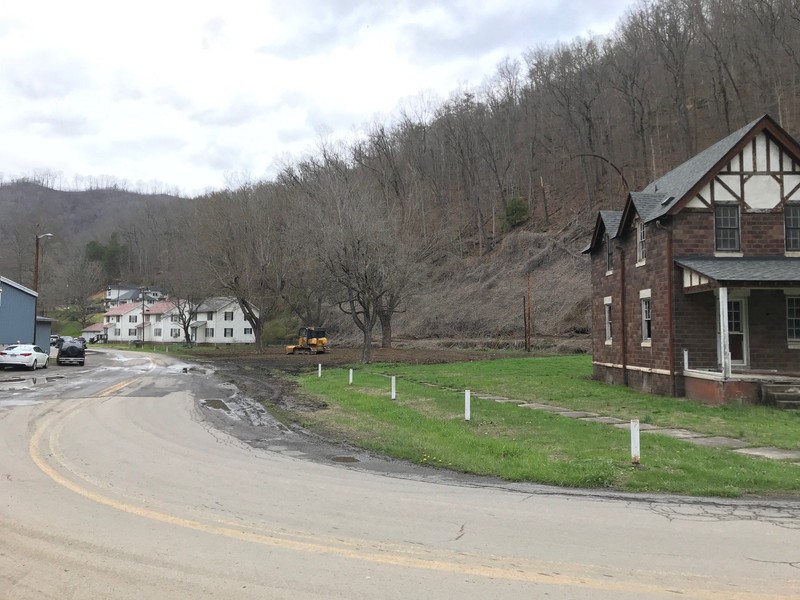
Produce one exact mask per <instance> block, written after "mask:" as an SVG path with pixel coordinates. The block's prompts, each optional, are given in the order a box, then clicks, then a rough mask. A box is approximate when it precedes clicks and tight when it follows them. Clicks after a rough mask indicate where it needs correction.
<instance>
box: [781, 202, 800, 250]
mask: <svg viewBox="0 0 800 600" xmlns="http://www.w3.org/2000/svg"><path fill="white" fill-rule="evenodd" d="M783 219H784V223H785V225H786V234H785V235H786V249H787V250H800V204H787V205H786V206H785V207H784V209H783Z"/></svg>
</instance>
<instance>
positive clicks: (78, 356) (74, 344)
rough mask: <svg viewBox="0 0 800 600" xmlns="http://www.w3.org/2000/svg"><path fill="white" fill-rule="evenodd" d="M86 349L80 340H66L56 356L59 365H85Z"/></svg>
mask: <svg viewBox="0 0 800 600" xmlns="http://www.w3.org/2000/svg"><path fill="white" fill-rule="evenodd" d="M85 360H86V348H84V346H83V344H82V343H80V342H79V341H78V340H65V341H64V342H63V343H62V344H61V347H60V348H59V349H58V355H57V356H56V364H57V365H81V366H83V365H84V364H85Z"/></svg>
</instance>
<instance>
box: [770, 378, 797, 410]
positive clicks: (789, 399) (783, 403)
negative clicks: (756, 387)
mask: <svg viewBox="0 0 800 600" xmlns="http://www.w3.org/2000/svg"><path fill="white" fill-rule="evenodd" d="M761 393H762V398H763V401H764V403H765V404H769V405H770V406H774V407H775V408H780V409H795V410H800V385H797V384H785V383H783V384H779V383H769V384H764V385H763V386H762V390H761Z"/></svg>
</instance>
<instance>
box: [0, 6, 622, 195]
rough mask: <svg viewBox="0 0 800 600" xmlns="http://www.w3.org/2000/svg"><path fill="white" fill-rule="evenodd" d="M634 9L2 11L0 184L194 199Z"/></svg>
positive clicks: (438, 98)
mask: <svg viewBox="0 0 800 600" xmlns="http://www.w3.org/2000/svg"><path fill="white" fill-rule="evenodd" d="M633 5H634V0H438V1H435V2H434V1H430V2H429V1H425V0H279V1H271V0H260V1H259V0H215V1H205V0H194V1H191V2H189V1H178V0H159V1H157V2H156V1H151V0H139V1H138V2H124V3H123V2H113V1H108V0H102V1H84V0H73V1H71V2H65V1H64V0H51V1H45V0H26V1H25V2H22V1H19V2H11V1H7V2H3V8H2V10H1V11H0V64H2V69H0V106H2V111H0V174H2V178H3V179H4V180H6V181H7V180H8V179H11V178H16V177H21V176H26V175H28V176H29V175H32V174H34V173H35V172H37V171H43V170H47V171H51V172H55V173H58V174H60V177H61V180H60V182H58V183H59V185H60V187H63V188H75V187H76V182H77V183H78V185H79V186H80V187H83V185H81V182H82V181H85V180H82V179H76V176H78V177H83V178H85V177H102V176H110V177H113V178H115V179H116V180H118V181H120V182H123V183H124V184H125V185H126V187H128V188H131V189H133V188H146V187H152V186H149V185H148V184H149V183H150V182H160V183H163V184H164V185H165V186H166V187H168V188H170V189H177V190H179V191H180V192H181V193H183V194H187V195H194V194H198V193H201V192H202V191H204V190H207V189H211V188H220V187H223V186H225V185H226V184H227V183H228V182H230V181H232V180H237V179H241V177H243V176H249V177H251V178H254V179H260V178H265V177H266V178H271V177H272V176H273V175H274V174H275V173H276V171H277V170H278V169H279V168H280V165H281V164H285V163H286V162H291V161H292V160H295V159H298V158H301V157H302V156H304V155H306V154H314V147H315V144H316V143H317V142H318V140H319V139H320V137H321V136H325V137H328V138H331V139H334V140H336V139H342V138H345V137H348V136H351V135H353V134H354V132H357V131H358V130H359V129H360V128H363V126H364V125H365V124H366V123H368V122H370V121H374V120H375V119H382V120H388V119H390V118H391V116H392V115H396V114H397V111H398V108H399V107H403V106H415V105H417V104H419V103H420V102H421V98H433V99H434V100H435V104H436V105H438V104H440V103H441V102H443V101H444V100H446V99H447V98H448V96H449V95H450V94H451V93H452V92H454V91H457V90H459V89H464V88H472V87H475V86H478V85H479V84H480V83H481V82H482V81H483V80H484V79H485V78H486V77H487V76H491V75H492V74H493V73H494V72H495V67H496V65H497V64H498V62H500V61H501V60H502V59H503V58H504V57H507V56H508V57H511V58H520V59H521V58H522V55H523V53H524V51H525V50H526V49H528V48H536V47H539V46H551V45H552V44H554V43H555V42H557V41H564V42H569V41H571V40H573V39H574V38H575V37H577V36H585V35H587V34H588V33H590V32H591V33H593V34H606V33H608V32H610V31H611V30H612V29H613V28H614V26H615V25H616V23H617V22H618V21H619V19H620V18H622V17H623V16H624V15H625V13H626V12H627V11H628V10H629V8H630V7H632V6H633Z"/></svg>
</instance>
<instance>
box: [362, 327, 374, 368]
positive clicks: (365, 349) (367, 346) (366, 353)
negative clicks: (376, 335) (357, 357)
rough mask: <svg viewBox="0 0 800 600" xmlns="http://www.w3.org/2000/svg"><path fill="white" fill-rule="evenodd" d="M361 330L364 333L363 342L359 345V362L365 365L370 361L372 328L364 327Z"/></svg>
mask: <svg viewBox="0 0 800 600" xmlns="http://www.w3.org/2000/svg"><path fill="white" fill-rule="evenodd" d="M361 331H362V332H363V333H364V343H363V345H362V347H361V364H362V365H366V364H369V363H370V362H372V330H370V328H369V327H364V328H363V329H362V330H361Z"/></svg>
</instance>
